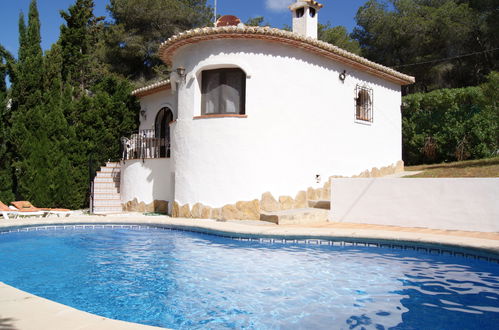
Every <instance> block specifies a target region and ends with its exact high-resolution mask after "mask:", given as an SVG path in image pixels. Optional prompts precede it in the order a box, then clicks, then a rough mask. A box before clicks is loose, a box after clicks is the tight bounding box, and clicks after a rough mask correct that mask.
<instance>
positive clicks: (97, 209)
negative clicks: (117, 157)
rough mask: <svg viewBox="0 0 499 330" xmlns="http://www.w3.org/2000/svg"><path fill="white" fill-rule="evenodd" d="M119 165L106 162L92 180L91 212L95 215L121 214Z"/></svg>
mask: <svg viewBox="0 0 499 330" xmlns="http://www.w3.org/2000/svg"><path fill="white" fill-rule="evenodd" d="M120 175H121V165H120V163H117V162H107V163H106V165H105V166H102V167H101V168H100V171H98V172H97V174H96V176H95V178H94V192H93V212H94V213H96V214H108V213H121V212H123V208H122V206H121V195H120Z"/></svg>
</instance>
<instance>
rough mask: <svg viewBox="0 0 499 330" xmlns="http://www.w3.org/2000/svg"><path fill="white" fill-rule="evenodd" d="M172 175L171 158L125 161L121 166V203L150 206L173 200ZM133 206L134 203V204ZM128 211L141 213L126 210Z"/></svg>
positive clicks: (169, 203)
mask: <svg viewBox="0 0 499 330" xmlns="http://www.w3.org/2000/svg"><path fill="white" fill-rule="evenodd" d="M174 185H175V183H174V173H173V161H172V159H171V158H158V159H144V160H142V159H135V160H127V161H125V162H124V163H123V164H122V166H121V203H122V204H123V205H126V204H127V203H129V202H131V201H134V200H135V201H136V202H137V203H143V204H144V205H151V204H152V203H154V201H167V202H168V206H169V209H170V210H168V211H171V205H172V204H173V200H174ZM134 204H135V203H134ZM128 211H141V210H138V209H137V210H135V209H128Z"/></svg>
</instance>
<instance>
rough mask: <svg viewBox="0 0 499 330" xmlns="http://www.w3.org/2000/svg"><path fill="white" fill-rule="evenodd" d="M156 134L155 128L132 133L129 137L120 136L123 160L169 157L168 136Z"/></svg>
mask: <svg viewBox="0 0 499 330" xmlns="http://www.w3.org/2000/svg"><path fill="white" fill-rule="evenodd" d="M158 135H159V134H158ZM158 135H157V134H156V131H155V130H153V129H146V130H141V131H139V132H138V133H134V134H132V135H131V136H130V137H129V138H126V137H123V138H121V143H122V148H123V160H127V159H147V158H170V142H169V141H168V138H167V137H158Z"/></svg>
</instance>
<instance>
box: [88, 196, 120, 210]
mask: <svg viewBox="0 0 499 330" xmlns="http://www.w3.org/2000/svg"><path fill="white" fill-rule="evenodd" d="M98 206H119V207H121V199H119V198H113V199H111V198H107V199H95V198H94V208H95V207H98Z"/></svg>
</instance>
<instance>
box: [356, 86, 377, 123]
mask: <svg viewBox="0 0 499 330" xmlns="http://www.w3.org/2000/svg"><path fill="white" fill-rule="evenodd" d="M355 119H356V120H361V121H367V122H370V123H372V122H373V90H372V88H368V87H365V86H359V85H357V86H356V87H355Z"/></svg>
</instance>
